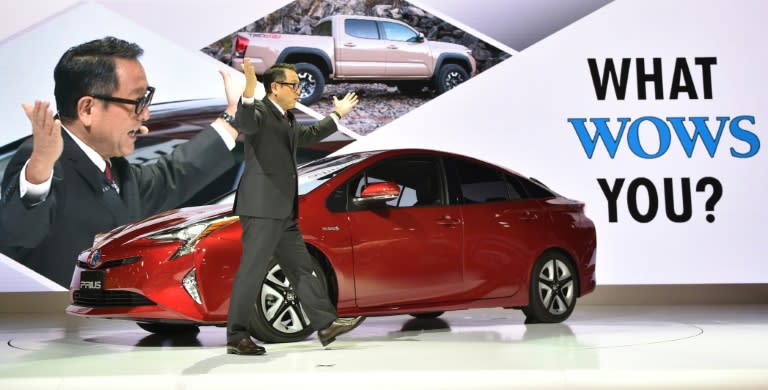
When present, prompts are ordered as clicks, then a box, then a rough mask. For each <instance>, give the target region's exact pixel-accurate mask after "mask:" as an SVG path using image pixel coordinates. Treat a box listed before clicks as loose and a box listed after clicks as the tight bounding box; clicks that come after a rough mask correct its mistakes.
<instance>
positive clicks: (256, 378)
mask: <svg viewBox="0 0 768 390" xmlns="http://www.w3.org/2000/svg"><path fill="white" fill-rule="evenodd" d="M0 336H1V337H2V341H3V344H2V345H1V346H0V389H84V388H89V389H214V388H215V389H220V388H248V389H250V388H259V389H273V388H286V387H288V388H295V386H308V387H309V388H312V389H313V390H315V389H326V388H328V389H330V388H334V389H339V388H340V389H346V388H354V389H398V390H402V389H510V388H520V389H767V388H768V353H766V351H768V305H744V306H624V307H619V306H589V305H584V306H580V307H577V308H576V311H575V312H574V314H573V316H572V317H571V318H570V319H569V320H568V321H567V322H566V323H562V324H534V325H525V324H524V317H523V315H522V313H521V312H519V311H514V310H502V309H483V310H465V311H456V312H449V313H446V314H444V315H443V316H442V317H440V318H437V319H416V318H412V317H410V316H391V317H374V318H369V319H368V320H366V322H365V323H364V324H363V325H362V326H361V327H360V328H358V329H356V330H354V331H353V332H352V333H349V334H348V335H344V336H342V337H340V338H339V340H338V341H336V342H335V343H333V344H331V345H330V346H329V348H328V349H323V348H322V347H321V346H320V343H319V342H318V341H317V339H316V338H315V337H314V336H312V337H311V338H309V339H307V340H305V341H302V342H298V343H290V344H269V345H266V348H267V354H266V355H264V356H253V357H249V356H234V355H227V354H225V348H224V329H223V328H202V329H201V331H200V333H198V334H193V335H177V336H174V337H165V336H160V335H154V334H149V333H147V332H145V331H143V330H141V329H140V328H138V327H137V326H136V325H135V324H133V323H131V322H127V321H116V320H115V321H113V320H87V319H79V318H75V317H69V316H66V315H63V314H62V315H40V314H37V315H32V314H25V315H22V314H18V315H8V314H4V315H3V316H2V317H0ZM235 386H237V387H235ZM278 386H279V387H278Z"/></svg>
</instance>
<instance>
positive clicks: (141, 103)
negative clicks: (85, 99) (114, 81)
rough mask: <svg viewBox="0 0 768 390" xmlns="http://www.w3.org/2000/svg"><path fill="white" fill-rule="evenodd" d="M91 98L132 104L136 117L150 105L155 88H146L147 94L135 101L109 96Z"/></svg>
mask: <svg viewBox="0 0 768 390" xmlns="http://www.w3.org/2000/svg"><path fill="white" fill-rule="evenodd" d="M90 96H91V97H93V98H96V99H99V100H104V101H106V102H114V103H125V104H133V105H134V106H136V115H141V112H142V111H144V109H145V108H147V106H149V104H150V103H152V97H153V96H155V87H147V92H146V93H145V94H144V96H142V97H140V98H138V99H136V100H131V99H123V98H119V97H114V96H109V95H90Z"/></svg>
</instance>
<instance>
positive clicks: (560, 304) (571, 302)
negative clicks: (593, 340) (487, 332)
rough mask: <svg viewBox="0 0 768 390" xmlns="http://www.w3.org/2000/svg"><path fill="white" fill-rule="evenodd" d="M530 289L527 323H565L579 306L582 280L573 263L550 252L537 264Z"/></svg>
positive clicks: (525, 310) (543, 255)
mask: <svg viewBox="0 0 768 390" xmlns="http://www.w3.org/2000/svg"><path fill="white" fill-rule="evenodd" d="M529 287H530V288H529V294H530V296H529V303H528V306H526V307H523V313H525V316H526V321H525V323H526V324H535V323H557V322H563V321H565V320H566V319H567V318H568V317H569V316H570V315H571V313H572V312H573V308H574V307H575V306H576V298H577V296H578V295H579V294H578V291H579V278H578V274H577V273H576V268H575V267H574V266H573V263H572V262H571V260H570V259H568V258H567V257H566V256H564V255H563V254H562V253H559V252H553V251H550V252H545V253H544V254H542V255H541V256H540V257H539V258H538V259H537V260H536V264H535V265H534V266H533V271H532V272H531V280H530V286H529Z"/></svg>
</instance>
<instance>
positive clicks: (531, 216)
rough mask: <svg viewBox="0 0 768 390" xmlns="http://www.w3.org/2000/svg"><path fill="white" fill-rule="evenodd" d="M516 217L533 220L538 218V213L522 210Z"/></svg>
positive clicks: (522, 219)
mask: <svg viewBox="0 0 768 390" xmlns="http://www.w3.org/2000/svg"><path fill="white" fill-rule="evenodd" d="M518 219H520V220H521V221H535V220H537V219H539V214H536V213H532V212H530V211H525V212H523V214H521V215H520V217H519V218H518Z"/></svg>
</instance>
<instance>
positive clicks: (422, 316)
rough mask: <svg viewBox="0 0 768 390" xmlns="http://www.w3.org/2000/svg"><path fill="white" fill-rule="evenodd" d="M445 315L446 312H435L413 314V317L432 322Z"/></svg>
mask: <svg viewBox="0 0 768 390" xmlns="http://www.w3.org/2000/svg"><path fill="white" fill-rule="evenodd" d="M443 313H445V312H444V311H433V312H429V313H412V314H411V317H415V318H418V319H420V320H432V319H435V318H437V317H440V316H441V315H443Z"/></svg>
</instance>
